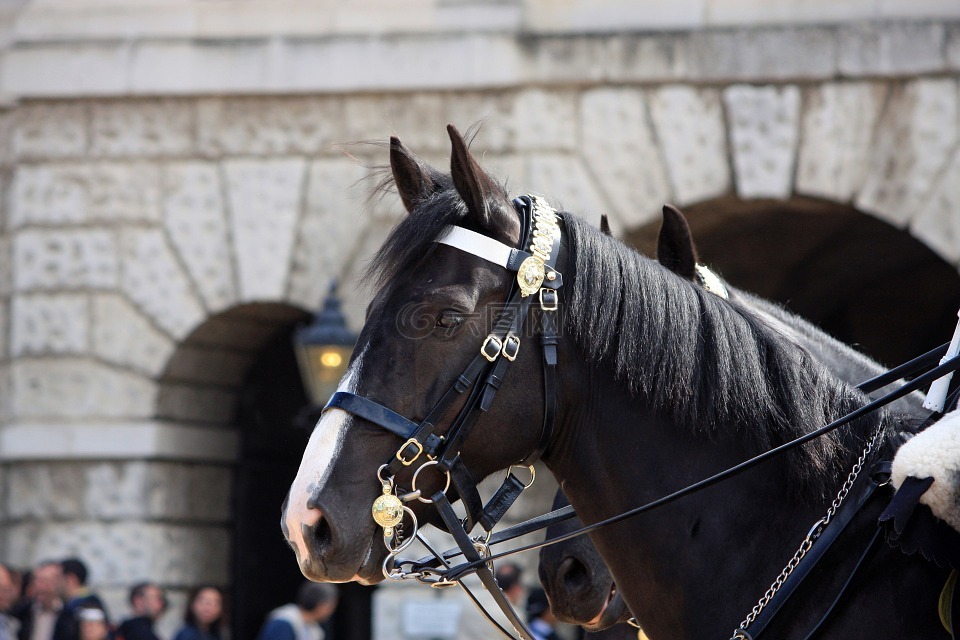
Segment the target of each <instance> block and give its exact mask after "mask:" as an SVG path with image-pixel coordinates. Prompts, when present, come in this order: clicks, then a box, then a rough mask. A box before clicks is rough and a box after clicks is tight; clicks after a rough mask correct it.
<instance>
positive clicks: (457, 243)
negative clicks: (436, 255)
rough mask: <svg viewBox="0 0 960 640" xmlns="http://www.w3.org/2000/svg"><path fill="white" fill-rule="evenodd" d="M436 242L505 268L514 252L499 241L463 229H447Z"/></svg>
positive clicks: (450, 227) (451, 227) (452, 227)
mask: <svg viewBox="0 0 960 640" xmlns="http://www.w3.org/2000/svg"><path fill="white" fill-rule="evenodd" d="M436 241H437V242H439V243H441V244H446V245H450V246H451V247H456V248H457V249H460V250H461V251H466V252H467V253H472V254H473V255H475V256H477V257H478V258H483V259H484V260H487V261H489V262H492V263H493V264H498V265H500V266H501V267H504V268H507V264H508V263H509V261H510V254H511V252H512V251H513V248H512V247H508V246H507V245H505V244H503V243H502V242H500V241H498V240H494V239H493V238H488V237H487V236H485V235H483V234H480V233H477V232H476V231H470V229H464V228H463V227H454V226H449V227H447V230H446V231H444V232H443V233H442V234H441V235H440V237H438V238H437V240H436Z"/></svg>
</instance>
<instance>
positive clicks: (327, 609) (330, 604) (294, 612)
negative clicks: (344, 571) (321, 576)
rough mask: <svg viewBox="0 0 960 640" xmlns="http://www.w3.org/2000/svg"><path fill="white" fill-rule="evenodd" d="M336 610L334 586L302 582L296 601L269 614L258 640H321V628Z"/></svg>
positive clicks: (335, 590) (335, 589)
mask: <svg viewBox="0 0 960 640" xmlns="http://www.w3.org/2000/svg"><path fill="white" fill-rule="evenodd" d="M336 608H337V588H336V587H334V586H333V585H332V584H324V583H319V582H304V583H303V584H302V585H300V589H299V590H298V591H297V599H296V602H294V603H292V604H287V605H284V606H282V607H279V608H277V609H274V610H273V611H271V612H270V615H269V616H268V617H267V621H266V623H264V625H263V628H262V629H261V630H260V635H258V636H257V640H323V638H324V633H323V629H322V628H320V625H321V623H323V622H326V620H327V619H328V618H329V617H330V616H331V615H333V612H334V610H336Z"/></svg>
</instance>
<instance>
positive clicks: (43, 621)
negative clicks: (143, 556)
mask: <svg viewBox="0 0 960 640" xmlns="http://www.w3.org/2000/svg"><path fill="white" fill-rule="evenodd" d="M87 575H88V572H87V567H86V565H85V564H84V563H83V561H82V560H80V559H78V558H67V559H65V560H57V561H53V560H51V561H44V562H40V563H38V564H37V565H36V566H34V567H32V568H31V569H30V570H28V571H23V572H21V571H18V570H16V569H14V568H12V567H10V566H8V565H5V564H2V563H0V640H162V639H161V638H160V637H159V636H158V635H157V632H156V623H157V621H158V620H159V619H160V617H161V616H163V615H164V613H166V611H167V609H168V606H169V604H168V602H167V596H166V592H165V591H164V589H163V588H162V587H161V586H159V585H157V584H155V583H153V582H141V583H138V584H136V585H134V586H133V587H131V588H130V591H129V596H128V601H129V605H130V615H129V616H128V617H126V618H123V619H118V618H111V616H110V614H109V612H108V610H107V607H106V605H105V604H104V602H103V599H102V598H101V597H100V596H99V595H98V594H97V593H96V592H95V591H93V590H92V589H91V588H90V587H89V586H88V584H87ZM224 605H225V602H224V593H223V590H222V589H221V588H220V587H217V586H215V585H209V584H204V585H198V586H196V587H194V588H193V589H191V590H190V592H189V594H188V596H187V604H186V607H185V609H184V617H183V624H182V626H181V627H180V629H179V630H178V631H177V632H176V634H175V635H174V636H173V638H172V640H225V636H226V628H225V621H224V618H225V610H224ZM336 606H337V590H336V588H335V587H334V586H333V585H329V584H316V583H312V582H305V583H304V584H303V585H302V586H301V587H300V590H299V592H298V593H297V598H296V601H295V602H293V603H290V604H288V605H285V606H283V607H279V608H277V609H276V610H274V611H273V612H271V613H270V615H269V616H268V618H267V620H266V622H265V623H264V625H263V628H262V629H261V631H260V634H259V637H258V640H323V635H324V634H323V630H322V628H321V626H320V625H321V623H323V622H325V621H326V620H327V619H328V618H329V617H330V616H331V615H332V614H333V611H334V609H335V608H336Z"/></svg>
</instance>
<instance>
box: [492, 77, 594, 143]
mask: <svg viewBox="0 0 960 640" xmlns="http://www.w3.org/2000/svg"><path fill="white" fill-rule="evenodd" d="M510 124H511V127H510V130H509V132H508V134H509V137H510V139H511V140H512V141H513V149H514V150H517V151H551V150H552V151H574V150H576V149H577V145H578V144H579V139H578V137H577V94H576V93H574V92H573V91H562V90H549V91H548V90H544V89H523V90H521V91H520V92H519V93H518V94H517V96H516V99H515V101H514V106H513V118H512V120H511V123H510ZM482 141H483V140H482V138H481V140H480V142H479V143H478V144H480V143H482Z"/></svg>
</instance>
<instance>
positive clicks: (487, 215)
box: [447, 124, 520, 242]
mask: <svg viewBox="0 0 960 640" xmlns="http://www.w3.org/2000/svg"><path fill="white" fill-rule="evenodd" d="M447 133H448V134H449V135H450V144H451V153H450V176H451V177H452V178H453V186H454V187H455V188H456V190H457V193H458V194H460V198H461V199H462V200H463V202H464V204H466V205H467V211H468V212H469V213H470V216H471V217H472V218H473V219H474V220H475V222H476V224H477V226H479V227H480V228H482V229H486V230H488V231H491V232H494V233H500V234H503V236H504V239H507V240H509V241H510V242H516V241H518V240H519V237H520V221H519V220H518V218H517V216H516V213H515V212H514V210H513V205H511V204H510V200H509V199H508V197H507V194H506V192H505V191H504V190H503V187H501V186H500V185H499V184H498V183H497V181H496V180H494V179H493V178H491V177H490V176H489V175H488V174H487V172H486V171H484V170H483V168H482V167H481V166H480V165H479V164H478V163H477V161H476V160H474V159H473V156H472V155H471V154H470V150H469V149H468V148H467V143H466V142H465V141H464V139H463V136H461V135H460V132H459V131H457V128H456V127H454V126H453V125H452V124H451V125H447Z"/></svg>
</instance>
